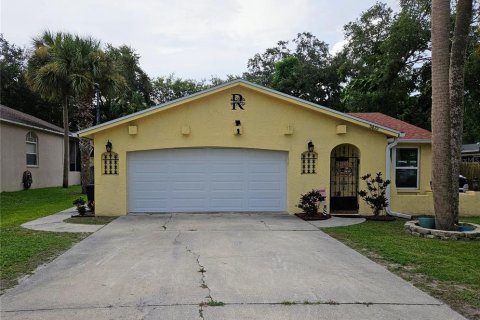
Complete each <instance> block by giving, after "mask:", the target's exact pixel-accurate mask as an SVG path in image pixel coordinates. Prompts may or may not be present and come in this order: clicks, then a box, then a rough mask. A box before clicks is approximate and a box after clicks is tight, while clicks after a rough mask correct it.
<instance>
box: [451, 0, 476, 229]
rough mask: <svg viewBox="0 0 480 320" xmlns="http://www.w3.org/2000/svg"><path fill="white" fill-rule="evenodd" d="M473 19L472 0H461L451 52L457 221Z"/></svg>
mask: <svg viewBox="0 0 480 320" xmlns="http://www.w3.org/2000/svg"><path fill="white" fill-rule="evenodd" d="M471 19H472V0H458V2H457V13H456V20H455V31H454V34H453V41H452V49H451V52H450V121H451V122H450V134H451V137H450V144H451V148H452V150H451V163H452V190H451V193H452V195H453V201H452V214H453V215H454V219H455V222H456V223H458V215H459V212H458V205H459V195H458V186H459V185H458V176H459V174H460V159H461V158H460V152H461V148H462V137H463V96H464V73H465V56H466V52H467V45H468V39H469V37H468V34H469V31H470V20H471Z"/></svg>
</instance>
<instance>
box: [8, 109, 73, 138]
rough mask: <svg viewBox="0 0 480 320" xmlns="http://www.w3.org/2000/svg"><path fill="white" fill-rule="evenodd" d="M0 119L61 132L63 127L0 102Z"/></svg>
mask: <svg viewBox="0 0 480 320" xmlns="http://www.w3.org/2000/svg"><path fill="white" fill-rule="evenodd" d="M0 120H1V121H4V122H9V123H13V124H17V125H21V126H26V127H30V128H34V129H40V130H44V131H49V132H52V133H59V134H63V128H61V127H59V126H56V125H54V124H51V123H50V122H47V121H45V120H42V119H40V118H37V117H34V116H32V115H29V114H27V113H24V112H21V111H18V110H15V109H12V108H9V107H7V106H4V105H1V104H0Z"/></svg>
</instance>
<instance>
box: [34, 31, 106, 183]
mask: <svg viewBox="0 0 480 320" xmlns="http://www.w3.org/2000/svg"><path fill="white" fill-rule="evenodd" d="M99 46H100V43H99V42H98V41H96V40H94V39H92V38H81V37H79V36H77V35H72V34H69V33H62V32H57V33H52V32H49V31H45V32H44V33H43V34H41V35H40V36H39V37H37V38H35V39H34V51H33V54H32V57H31V58H30V60H29V61H28V68H27V72H26V78H27V83H28V84H29V86H30V87H31V88H32V90H34V91H35V92H38V93H39V94H41V95H42V96H43V97H44V98H47V99H49V100H51V101H56V102H58V103H61V105H62V113H63V128H64V143H63V145H64V149H63V151H64V157H63V184H62V185H63V187H64V188H67V187H68V171H69V110H68V109H69V103H70V101H71V99H72V98H73V97H75V96H77V95H82V94H83V93H84V92H85V91H87V90H89V88H91V86H92V79H91V77H90V70H91V69H90V68H91V65H90V63H91V61H92V60H91V59H89V58H90V55H91V54H92V53H94V52H96V51H97V50H98V49H99Z"/></svg>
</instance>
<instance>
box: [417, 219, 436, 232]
mask: <svg viewBox="0 0 480 320" xmlns="http://www.w3.org/2000/svg"><path fill="white" fill-rule="evenodd" d="M418 225H419V226H420V227H422V228H427V229H435V218H434V217H429V216H423V217H418Z"/></svg>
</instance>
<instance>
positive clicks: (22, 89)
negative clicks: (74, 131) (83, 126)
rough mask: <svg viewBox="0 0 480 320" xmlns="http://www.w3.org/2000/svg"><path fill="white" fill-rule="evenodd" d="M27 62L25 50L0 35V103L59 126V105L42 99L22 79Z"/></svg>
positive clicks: (23, 78) (60, 115) (60, 116)
mask: <svg viewBox="0 0 480 320" xmlns="http://www.w3.org/2000/svg"><path fill="white" fill-rule="evenodd" d="M27 61H28V52H27V50H25V49H23V48H20V47H18V46H16V45H15V44H13V43H9V42H8V41H7V39H5V38H4V36H3V35H2V34H0V102H1V103H2V104H4V105H6V106H8V107H10V108H13V109H16V110H19V111H22V112H25V113H28V114H30V115H32V116H35V117H38V118H40V119H43V120H45V121H48V122H50V123H53V124H56V125H58V126H61V124H62V114H61V112H58V109H59V105H58V104H57V103H55V102H50V101H46V100H45V99H42V97H41V96H40V95H39V94H37V93H35V92H33V91H32V90H31V89H30V88H29V87H28V85H27V83H26V81H25V77H24V73H25V68H26V65H27ZM60 111H61V110H60Z"/></svg>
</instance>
